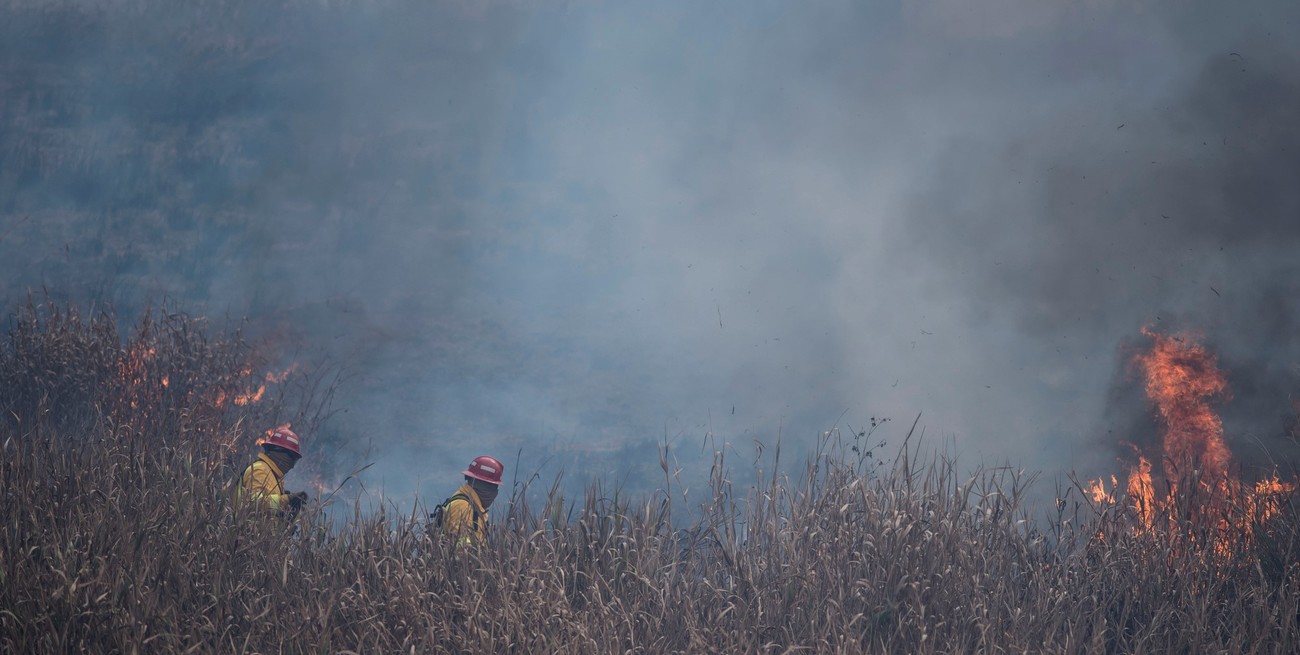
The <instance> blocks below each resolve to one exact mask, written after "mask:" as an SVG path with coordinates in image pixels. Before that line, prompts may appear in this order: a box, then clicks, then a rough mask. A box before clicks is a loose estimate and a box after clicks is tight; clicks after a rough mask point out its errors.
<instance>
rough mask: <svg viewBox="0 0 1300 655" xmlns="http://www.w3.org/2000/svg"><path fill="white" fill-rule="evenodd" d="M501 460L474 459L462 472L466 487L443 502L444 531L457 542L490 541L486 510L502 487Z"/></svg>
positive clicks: (442, 519)
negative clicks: (488, 539) (488, 538)
mask: <svg viewBox="0 0 1300 655" xmlns="http://www.w3.org/2000/svg"><path fill="white" fill-rule="evenodd" d="M503 468H504V467H502V466H501V462H500V460H498V459H497V458H495V457H489V456H487V455H482V456H480V457H475V458H474V461H472V462H470V463H469V467H468V468H466V469H465V470H464V471H463V472H464V474H465V484H462V485H461V486H460V488H459V489H457V490H456V493H454V494H452V495H451V497H450V498H448V499H447V500H446V501H443V503H442V507H441V510H442V511H441V517H440V520H441V522H442V526H441V527H442V530H443V533H444V534H446V535H447V536H449V537H451V538H453V539H455V540H456V541H457V542H458V543H463V544H472V543H483V542H484V541H486V540H487V527H488V516H487V510H488V508H489V507H491V506H492V501H494V500H496V497H497V491H498V490H500V488H501V471H502V469H503Z"/></svg>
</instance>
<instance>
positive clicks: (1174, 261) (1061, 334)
mask: <svg viewBox="0 0 1300 655" xmlns="http://www.w3.org/2000/svg"><path fill="white" fill-rule="evenodd" d="M67 4H70V5H73V6H78V3H75V2H74V3H67ZM101 4H105V5H106V6H107V7H108V8H107V9H102V10H95V11H90V10H85V9H82V10H80V11H82V14H79V15H82V16H83V19H82V20H80V21H77V20H63V21H59V20H56V18H52V17H51V16H56V17H57V16H58V15H61V14H59V12H56V11H50V12H45V13H41V10H34V11H27V10H25V9H23V8H22V5H31V6H36V7H48V6H50V5H49V3H42V2H32V3H18V4H16V5H13V6H12V8H11V9H7V10H5V11H7V12H10V13H11V15H12V16H17V17H18V18H21V20H12V21H10V25H11V27H9V28H6V29H7V30H8V31H7V32H5V35H6V39H5V40H6V41H8V45H7V46H3V48H2V49H0V56H2V57H3V59H0V65H3V67H4V68H3V70H2V71H0V72H4V73H6V75H5V76H4V78H3V80H0V139H2V141H0V143H2V144H3V145H4V146H5V149H6V150H7V151H8V154H6V155H4V157H5V159H4V160H3V161H0V164H4V163H7V164H8V165H9V168H10V171H11V172H10V173H9V174H7V175H6V173H5V172H4V171H3V170H0V191H3V192H4V194H6V195H7V196H8V199H7V200H5V201H4V202H3V203H0V234H6V236H4V237H2V238H0V258H3V261H4V262H5V263H3V264H0V267H3V268H4V270H5V273H6V277H7V278H8V281H7V284H6V287H5V288H6V290H7V292H8V293H10V294H13V296H12V297H14V298H16V297H17V294H18V293H20V292H21V291H22V290H24V289H27V288H32V287H39V286H41V285H46V286H49V287H52V288H54V289H55V291H56V292H57V293H60V294H66V295H68V296H70V297H85V296H84V294H86V293H90V294H93V293H107V294H108V295H109V296H110V297H111V298H114V299H116V300H118V301H119V302H125V301H126V300H127V299H138V298H141V297H149V296H154V295H158V294H167V295H170V296H172V297H179V298H181V299H183V300H184V301H185V302H187V303H189V304H190V306H192V307H198V308H201V309H203V310H204V311H210V312H213V313H221V314H226V313H229V314H233V315H243V314H248V315H250V317H251V318H253V320H254V321H258V320H261V321H264V322H286V323H289V324H291V325H294V326H295V327H296V328H297V329H299V330H301V331H302V332H303V333H304V334H305V335H306V339H307V341H308V342H309V347H311V348H315V349H317V350H324V351H326V352H329V353H331V356H333V357H335V358H336V360H337V361H340V362H345V363H346V365H347V366H348V367H349V370H351V371H353V372H354V373H355V374H356V377H355V378H354V379H353V381H352V382H351V383H350V386H349V387H347V388H346V389H345V390H344V391H345V393H343V395H342V396H341V398H340V403H341V404H342V405H343V406H345V407H347V409H348V412H347V414H346V415H341V416H340V417H339V420H338V427H337V429H338V430H339V431H340V433H346V434H347V435H355V439H356V441H357V442H361V441H364V442H365V443H366V444H368V448H369V449H370V450H369V454H368V457H370V458H372V459H375V460H377V461H378V462H379V463H378V464H377V465H376V467H375V468H373V469H372V470H371V471H370V472H368V473H371V474H373V479H374V480H376V481H381V482H380V484H382V485H384V486H385V487H386V488H387V489H389V491H390V492H391V493H395V494H406V493H409V492H410V490H412V489H414V488H415V487H416V486H417V485H418V486H419V487H420V488H421V489H422V490H430V491H429V492H428V493H429V494H430V495H431V496H437V495H439V494H441V493H442V489H443V488H444V487H448V486H449V485H451V484H453V483H454V481H455V479H456V473H457V471H459V467H461V466H463V463H464V461H467V460H468V458H469V457H472V456H473V455H476V454H479V453H480V452H488V453H495V454H498V455H501V456H502V458H503V459H506V460H507V463H508V464H513V461H514V458H515V456H516V452H517V451H518V449H519V448H524V454H523V458H524V462H523V463H524V467H523V468H526V469H532V468H536V467H537V466H540V465H541V462H540V461H536V460H535V459H534V460H532V461H529V458H530V453H536V455H535V457H536V458H543V457H545V456H548V455H551V454H554V453H556V452H558V453H559V455H557V458H556V459H555V460H554V461H553V463H554V464H561V465H563V464H564V463H565V462H570V463H571V468H570V469H569V471H568V475H570V476H576V477H578V478H580V479H581V478H583V477H585V476H586V475H587V474H593V475H607V476H611V477H613V478H618V477H620V476H621V475H625V474H627V471H628V470H630V469H633V468H636V467H644V465H645V464H646V462H645V461H644V460H645V452H644V451H643V450H637V444H643V443H645V442H647V441H651V440H655V439H664V438H665V437H666V438H668V439H670V440H674V443H675V444H677V446H678V456H679V457H681V458H682V459H683V463H684V464H686V465H687V466H688V468H694V469H697V472H699V471H703V472H707V464H706V463H704V462H701V461H699V457H700V450H701V449H700V444H701V441H702V438H703V436H704V435H705V434H708V433H711V434H713V435H715V436H716V439H717V443H722V442H724V441H726V442H730V443H733V444H736V446H737V448H738V451H739V452H741V453H744V454H746V455H747V454H748V453H749V452H750V444H751V443H752V442H753V440H755V439H759V440H761V441H763V442H765V443H768V444H770V443H771V442H773V441H774V440H775V439H776V435H777V433H778V431H780V433H781V435H782V439H783V440H784V441H785V442H786V444H787V447H792V448H794V449H795V451H796V452H798V451H799V450H802V449H805V448H807V447H809V446H810V445H811V444H812V443H813V442H814V440H815V439H816V436H817V435H818V434H819V433H821V432H822V431H824V430H826V429H829V428H830V427H831V426H832V424H834V423H835V422H836V421H837V420H839V422H840V425H841V426H846V425H851V426H854V427H862V426H865V425H866V424H867V423H868V421H869V419H870V418H871V417H882V416H884V417H890V418H892V419H893V421H894V422H893V423H892V424H888V425H887V427H886V428H885V429H884V430H883V431H882V432H881V433H880V434H881V435H882V436H884V437H885V438H887V439H889V440H891V442H892V443H895V444H896V443H897V442H898V441H899V440H900V439H901V437H902V435H903V433H904V432H905V431H906V428H907V427H908V426H909V425H910V424H911V421H912V419H913V418H915V417H916V415H917V414H918V413H923V417H922V419H921V425H922V426H923V427H924V428H925V430H926V435H927V437H926V438H927V439H931V440H934V441H935V442H946V443H948V444H950V446H951V447H953V448H954V449H955V450H956V451H957V452H958V453H959V454H960V455H961V456H962V457H963V458H965V459H964V460H963V461H965V462H967V463H968V464H969V465H971V466H974V465H976V464H979V463H981V462H983V463H991V464H996V463H1003V462H1007V461H1009V462H1011V463H1013V464H1018V465H1023V466H1026V467H1028V468H1031V469H1043V470H1044V471H1045V472H1047V473H1048V474H1049V475H1058V474H1062V473H1064V472H1066V471H1069V470H1071V469H1078V470H1081V471H1085V472H1087V473H1089V474H1098V473H1101V472H1111V470H1112V469H1118V467H1119V466H1120V465H1119V463H1118V462H1116V461H1115V457H1116V456H1118V455H1120V454H1121V453H1122V452H1124V447H1122V446H1121V445H1120V442H1121V441H1125V440H1128V441H1133V442H1137V443H1142V442H1144V441H1146V440H1147V438H1148V437H1145V436H1143V435H1141V434H1129V433H1130V432H1140V431H1150V430H1151V429H1153V427H1152V426H1151V425H1150V424H1149V421H1148V420H1146V419H1145V418H1144V417H1145V416H1146V415H1147V414H1146V410H1145V408H1144V407H1143V406H1142V405H1141V403H1140V402H1135V401H1134V400H1133V399H1132V398H1131V396H1132V395H1133V394H1139V393H1140V390H1139V389H1138V388H1137V387H1136V386H1135V385H1134V384H1133V383H1132V381H1131V377H1130V376H1129V375H1128V367H1127V361H1128V360H1129V358H1130V357H1131V354H1132V353H1133V352H1134V350H1133V349H1134V348H1138V347H1141V346H1142V345H1143V342H1142V341H1141V339H1140V338H1139V330H1140V328H1141V327H1142V326H1144V325H1147V324H1155V325H1157V326H1161V327H1163V326H1166V325H1167V326H1172V327H1176V328H1187V329H1195V330H1199V331H1200V333H1202V334H1203V335H1204V336H1205V338H1206V339H1207V341H1208V342H1209V343H1210V344H1211V345H1212V346H1213V347H1214V348H1215V349H1216V350H1218V351H1219V352H1221V353H1222V356H1223V364H1224V367H1225V368H1226V369H1228V371H1229V380H1230V384H1234V388H1235V389H1236V390H1237V393H1236V396H1235V400H1234V403H1238V404H1239V405H1238V406H1239V407H1248V408H1249V411H1246V410H1238V411H1237V412H1236V414H1232V413H1231V412H1230V417H1229V418H1230V420H1229V423H1228V430H1229V433H1230V434H1229V438H1230V439H1229V440H1230V443H1233V444H1243V445H1241V448H1255V449H1256V450H1258V447H1259V446H1265V447H1267V448H1269V449H1270V450H1271V451H1274V452H1283V453H1289V454H1290V455H1291V456H1294V450H1290V451H1288V450H1286V449H1287V448H1290V447H1291V445H1289V444H1290V443H1291V442H1288V441H1287V440H1285V439H1284V433H1285V431H1286V429H1287V425H1288V423H1287V421H1289V420H1292V419H1293V417H1294V413H1295V411H1296V409H1295V408H1294V407H1293V406H1292V405H1291V402H1292V401H1291V396H1292V394H1294V393H1295V392H1297V391H1300V385H1298V384H1297V379H1298V376H1300V348H1298V347H1297V346H1298V345H1300V339H1297V336H1298V335H1297V331H1296V327H1297V325H1298V323H1300V302H1297V292H1300V277H1298V274H1300V257H1298V256H1297V254H1296V253H1298V252H1300V122H1297V121H1296V117H1297V116H1300V41H1297V40H1296V39H1295V38H1294V35H1295V34H1297V33H1300V5H1297V4H1296V3H1295V2H1288V1H1283V0H1279V1H1276V2H1263V1H1245V2H1236V3H1225V2H1208V1H1207V2H1197V1H1191V2H1189V1H1177V2H1174V1H1169V2H1164V1H1160V0H1150V1H1135V2H1120V1H1118V0H1115V1H1110V0H1090V1H1086V2H1044V1H1042V0H979V1H973V0H905V1H903V2H897V1H892V2H847V1H845V2H840V1H826V2H799V3H794V2H768V1H762V0H747V1H745V2H637V3H633V2H579V1H573V2H565V3H559V2H555V3H547V2H538V3H524V2H469V1H466V2H442V3H439V2H434V3H418V2H382V3H368V2H352V3H348V2H340V3H320V4H319V5H316V4H312V5H304V6H299V7H287V6H286V7H282V8H278V9H266V8H264V7H260V8H259V3H247V2H238V1H234V0H231V1H229V2H213V3H206V4H205V6H204V7H205V8H204V9H201V10H192V9H181V8H173V9H170V10H166V11H164V10H160V9H158V8H157V7H152V8H151V6H150V5H149V3H148V2H139V3H132V2H121V3H113V2H109V3H101ZM60 6H65V5H64V4H63V3H60ZM141 7H143V9H140V8H141ZM63 11H65V12H67V11H68V10H66V9H65V10H63ZM15 25H16V26H17V27H14V26H15ZM52 74H54V75H56V77H57V78H58V79H60V80H64V81H65V82H66V83H60V84H57V85H56V84H54V83H52V82H50V80H51V79H55V78H54V77H51V75H52ZM33 153H45V154H33ZM49 153H54V154H49ZM69 162H71V163H69ZM2 168H3V167H0V169H2ZM19 169H21V170H22V171H24V172H23V173H15V172H12V171H15V170H19ZM87 188H89V190H87ZM146 226H147V227H146ZM159 226H162V227H159ZM128 233H129V234H131V235H132V236H131V237H130V238H129V239H127V238H124V237H120V236H116V235H120V234H128ZM88 234H89V235H96V234H97V235H99V237H98V238H99V241H98V242H96V243H97V244H98V245H95V244H94V243H90V242H89V241H87V239H89V238H90V237H88V236H87V235H88ZM79 243H80V244H82V246H81V248H80V249H78V247H77V244H79ZM69 244H71V245H69ZM119 250H125V251H127V252H130V253H138V255H133V256H127V257H120V256H116V255H113V256H110V255H109V254H106V251H111V252H117V251H119ZM110 254H111V253H110ZM78 258H81V261H83V262H91V263H85V264H83V265H77V263H76V262H77V261H78ZM137 260H139V261H137ZM86 277H92V278H94V279H84V278H86ZM83 285H84V290H83ZM105 289H107V290H108V291H104V290H105ZM11 304H12V303H11ZM1138 400H1139V401H1140V398H1138ZM574 453H580V455H575V454H574ZM602 453H603V455H602ZM704 455H705V457H707V452H705V453H704ZM1243 456H1245V455H1243ZM584 458H585V459H584ZM636 458H640V459H636ZM634 460H635V461H634ZM649 464H650V466H651V467H652V468H653V467H654V465H655V464H656V463H655V462H650V463H649ZM548 466H549V464H548ZM587 466H591V467H592V468H591V469H590V470H585V469H583V467H587ZM575 469H577V470H575ZM548 470H549V469H548ZM1114 472H1119V471H1118V470H1115V471H1114ZM648 484H653V480H651V481H649V482H648Z"/></svg>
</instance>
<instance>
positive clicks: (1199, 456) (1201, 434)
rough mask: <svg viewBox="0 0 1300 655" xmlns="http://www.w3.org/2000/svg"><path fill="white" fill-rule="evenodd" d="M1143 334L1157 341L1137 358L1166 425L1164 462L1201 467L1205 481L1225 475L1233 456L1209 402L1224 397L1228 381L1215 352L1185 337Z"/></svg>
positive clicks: (1173, 465) (1149, 331)
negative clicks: (1219, 366)
mask: <svg viewBox="0 0 1300 655" xmlns="http://www.w3.org/2000/svg"><path fill="white" fill-rule="evenodd" d="M1142 333H1143V334H1145V335H1147V336H1149V337H1151V338H1152V339H1154V340H1155V344H1154V346H1153V347H1152V348H1151V352H1149V353H1147V354H1145V355H1139V356H1138V357H1137V360H1136V361H1137V363H1138V364H1139V365H1141V366H1142V368H1143V371H1144V373H1145V377H1146V392H1147V397H1148V398H1150V399H1151V401H1152V402H1153V403H1155V405H1156V409H1157V411H1159V413H1160V417H1161V419H1163V421H1164V424H1165V434H1164V454H1165V465H1166V466H1169V467H1174V468H1176V469H1178V470H1181V471H1193V470H1195V471H1199V472H1200V474H1201V478H1202V479H1207V480H1218V479H1220V478H1223V477H1224V476H1225V475H1227V473H1228V465H1229V464H1230V463H1231V460H1232V456H1231V454H1230V453H1229V452H1228V447H1227V445H1225V444H1224V442H1223V421H1221V420H1220V419H1219V416H1218V415H1217V414H1215V413H1214V410H1213V409H1211V408H1210V400H1212V399H1214V398H1219V397H1225V396H1226V395H1227V391H1228V383H1227V380H1225V379H1224V377H1223V374H1222V373H1221V372H1219V369H1218V366H1217V362H1216V361H1215V358H1214V355H1212V354H1210V353H1209V352H1208V351H1206V350H1205V348H1204V347H1203V346H1201V345H1200V344H1197V343H1194V342H1193V341H1192V340H1191V339H1190V338H1189V337H1186V336H1181V337H1180V336H1168V335H1164V334H1160V333H1158V332H1153V331H1152V330H1150V329H1149V328H1143V330H1142ZM1187 467H1191V468H1187Z"/></svg>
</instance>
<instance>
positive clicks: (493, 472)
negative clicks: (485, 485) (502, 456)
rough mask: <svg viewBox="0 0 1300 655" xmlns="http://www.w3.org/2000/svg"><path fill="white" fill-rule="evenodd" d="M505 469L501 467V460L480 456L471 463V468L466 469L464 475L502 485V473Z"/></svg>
mask: <svg viewBox="0 0 1300 655" xmlns="http://www.w3.org/2000/svg"><path fill="white" fill-rule="evenodd" d="M504 468H505V467H503V466H501V460H499V459H497V458H495V457H489V456H487V455H480V456H478V457H475V458H474V461H472V462H470V463H469V468H467V469H465V471H464V473H465V475H468V476H469V477H471V478H474V479H475V480H482V481H484V482H491V483H492V484H501V471H502V470H504Z"/></svg>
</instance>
